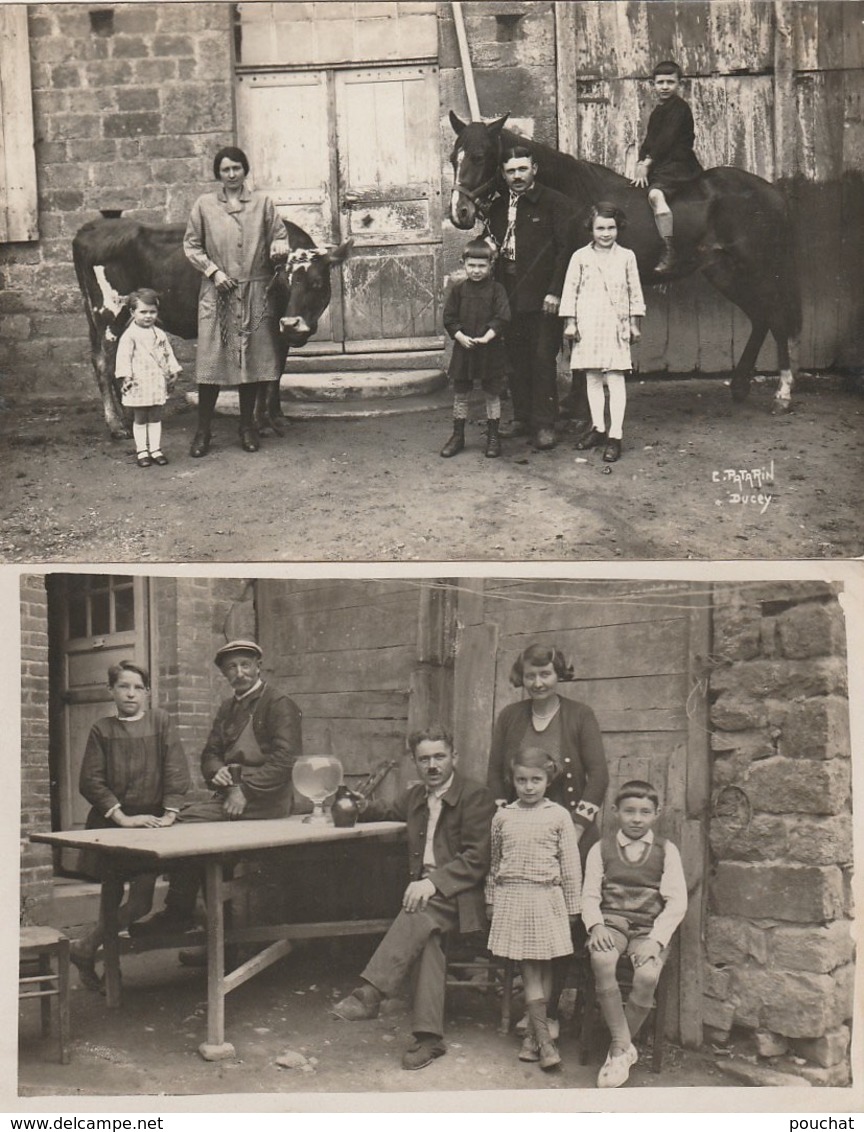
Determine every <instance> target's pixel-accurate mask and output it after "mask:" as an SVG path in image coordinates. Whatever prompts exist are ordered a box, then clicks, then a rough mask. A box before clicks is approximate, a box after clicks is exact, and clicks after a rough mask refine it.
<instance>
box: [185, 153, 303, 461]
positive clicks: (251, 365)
mask: <svg viewBox="0 0 864 1132" xmlns="http://www.w3.org/2000/svg"><path fill="white" fill-rule="evenodd" d="M248 172H249V160H248V158H247V157H246V154H245V153H244V152H243V150H242V149H237V148H236V147H234V146H226V147H225V148H224V149H220V150H219V152H218V153H217V154H216V156H215V158H214V160H213V175H214V177H215V178H216V179H217V180H218V181H219V188H218V189H217V190H216V192H215V193H205V194H204V195H203V196H200V197H199V198H198V199H197V200H196V201H195V203H194V204H193V206H192V211H191V213H190V215H189V222H188V224H187V225H186V233H185V235H184V237H183V250H184V252H185V253H186V258H187V259H188V260H189V262H190V263H191V264H192V266H193V267H195V268H196V270H198V271H200V272H201V290H200V292H199V296H198V360H197V366H196V372H195V381H196V383H197V386H198V429H197V431H196V433H195V439H194V440H193V441H192V446H191V448H190V450H189V454H190V455H191V456H195V457H200V456H206V455H207V453H208V452H209V450H210V432H211V422H212V419H213V411H214V409H215V407H216V401H217V398H218V397H219V390H220V389H222V388H224V387H225V386H230V385H236V386H238V392H239V396H240V443H241V445H242V447H243V449H244V451H246V452H257V451H258V449H259V447H260V438H259V435H258V430H257V428H256V427H255V402H256V399H257V398H258V396H259V391H260V394H263V393H264V392H265V390H264V389H262V388H261V386H262V384H263V383H265V382H273V381H278V380H279V378H280V377H281V375H282V365H283V362H284V360H285V359H284V349H283V347H282V345H281V343H280V340H279V317H278V313H277V312H276V311H275V310H273V309H271V306H270V304H269V303H268V288H269V285H270V282H271V280H272V278H273V268H272V266H271V260H272V259H273V258H274V257H275V256H284V255H286V254H287V253H288V250H289V248H288V230H287V228H286V227H285V223H284V221H283V220H282V218H281V217H280V216H279V214H278V212H277V211H276V207H275V205H274V204H273V201H272V200H271V199H270V197H269V196H268V195H267V194H266V193H263V192H260V191H258V190H257V189H250V188H249V187H248V186H247V184H246V176H247V174H248Z"/></svg>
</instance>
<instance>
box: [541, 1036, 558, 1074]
mask: <svg viewBox="0 0 864 1132" xmlns="http://www.w3.org/2000/svg"><path fill="white" fill-rule="evenodd" d="M538 1060H539V1062H540V1068H541V1069H557V1068H558V1066H559V1065H560V1064H561V1054H560V1053H559V1052H558V1047H557V1046H556V1045H555V1043H554V1042H553V1041H548V1042H541V1043H540V1057H539V1059H538Z"/></svg>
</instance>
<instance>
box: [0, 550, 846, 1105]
mask: <svg viewBox="0 0 864 1132" xmlns="http://www.w3.org/2000/svg"><path fill="white" fill-rule="evenodd" d="M835 573H836V571H835ZM850 590H851V591H855V590H857V591H859V592H858V600H860V586H859V585H857V583H856V581H855V578H854V576H853V574H852V572H851V571H850V572H847V573H846V580H833V581H824V580H820V579H819V578H818V576H817V575H815V574H814V575H813V576H811V577H806V578H801V577H798V578H794V577H790V578H788V579H782V578H778V579H773V580H765V579H758V580H756V579H752V580H748V579H744V578H738V579H735V580H729V581H723V580H717V581H714V582H708V581H703V580H699V579H697V578H691V579H689V580H688V579H685V578H667V579H655V580H648V579H642V580H638V579H619V580H590V579H577V578H572V577H570V578H568V577H566V576H561V577H531V576H528V575H524V576H511V577H506V576H502V577H494V576H483V577H480V576H469V577H464V578H460V577H457V576H452V577H448V576H441V577H410V576H405V577H395V578H384V577H381V578H371V577H370V578H354V579H347V578H341V579H337V578H324V577H320V576H319V577H306V578H292V577H246V578H235V577H224V576H219V577H214V576H206V575H200V576H199V575H195V574H193V573H191V572H190V573H187V574H182V575H181V574H170V573H165V574H160V575H149V576H148V575H146V574H140V573H134V574H132V573H130V574H117V573H106V572H100V573H87V572H76V573H71V572H42V573H32V574H22V575H21V580H20V603H21V658H22V661H21V709H20V710H21V733H22V760H21V815H22V828H21V838H22V858H21V876H20V918H21V929H20V930H21V937H20V940H21V942H20V962H21V967H20V976H21V981H20V993H21V996H22V1001H21V1003H20V1011H19V1063H18V1082H17V1085H18V1093H19V1095H20V1097H21V1098H31V1099H32V1098H46V1097H57V1098H59V1097H63V1096H66V1095H67V1094H74V1095H75V1096H76V1097H78V1098H79V1099H80V1098H90V1097H93V1098H97V1097H100V1098H103V1099H104V1098H110V1097H112V1096H129V1095H131V1096H135V1097H141V1098H146V1097H152V1096H154V1095H159V1096H163V1097H164V1096H168V1097H171V1098H182V1097H188V1096H197V1097H198V1098H199V1100H200V1101H201V1102H202V1103H206V1100H205V1098H206V1097H207V1096H212V1095H218V1094H225V1093H230V1094H244V1096H245V1097H246V1098H247V1099H246V1100H244V1101H243V1102H242V1103H244V1104H245V1103H254V1095H255V1094H279V1095H283V1094H292V1095H294V1094H298V1095H299V1094H309V1093H311V1094H337V1093H339V1094H342V1093H348V1094H369V1093H376V1094H380V1093H384V1092H408V1093H410V1092H421V1091H431V1092H432V1093H434V1094H435V1095H436V1096H439V1097H441V1099H442V1100H443V1097H444V1094H445V1093H448V1092H454V1091H469V1090H470V1091H482V1090H486V1091H488V1094H489V1096H490V1098H493V1091H494V1092H496V1093H497V1094H500V1093H501V1091H502V1090H509V1091H522V1090H541V1091H542V1090H546V1091H547V1092H546V1093H545V1094H543V1093H542V1092H541V1093H538V1100H537V1103H538V1104H539V1105H540V1106H541V1107H542V1105H543V1103H544V1101H543V1100H542V1097H543V1095H546V1096H547V1097H548V1096H549V1095H550V1094H549V1092H548V1090H555V1089H567V1090H577V1091H578V1092H574V1093H573V1094H572V1096H573V1098H574V1099H573V1100H572V1104H573V1105H574V1106H575V1107H576V1108H578V1107H580V1106H581V1105H584V1104H586V1103H588V1098H589V1097H593V1098H595V1102H592V1103H595V1104H596V1103H600V1102H602V1105H603V1106H604V1108H605V1109H608V1108H609V1107H610V1106H611V1107H614V1106H615V1104H616V1103H617V1102H616V1100H615V1098H616V1097H618V1096H620V1095H621V1094H622V1093H623V1092H624V1091H625V1090H626V1089H633V1088H636V1089H640V1090H652V1089H653V1090H656V1089H658V1088H659V1089H666V1088H673V1089H674V1088H681V1089H682V1090H683V1089H687V1090H690V1092H689V1094H688V1095H689V1096H691V1097H692V1096H694V1095H695V1093H694V1090H699V1095H700V1096H703V1097H704V1096H706V1095H713V1094H705V1093H703V1092H702V1091H703V1090H719V1091H720V1093H718V1094H717V1095H718V1097H719V1099H718V1100H717V1107H718V1109H719V1110H723V1109H725V1108H727V1107H728V1104H729V1100H728V1093H729V1090H731V1089H733V1088H735V1087H738V1088H742V1087H743V1088H749V1089H750V1090H751V1092H752V1093H755V1091H756V1090H758V1089H759V1088H769V1089H777V1088H785V1089H794V1088H796V1087H807V1088H809V1089H810V1090H811V1091H812V1099H811V1100H808V1101H805V1102H804V1104H805V1106H806V1107H808V1108H811V1109H812V1106H813V1105H814V1104H816V1105H820V1104H821V1105H822V1106H823V1107H824V1106H826V1105H830V1104H831V1103H832V1102H831V1101H830V1099H829V1097H828V1095H827V1094H828V1092H830V1088H831V1087H833V1088H834V1089H835V1090H836V1089H838V1088H839V1089H840V1090H841V1091H842V1090H849V1088H850V1086H851V1085H852V1084H853V1082H852V1077H851V1072H852V1064H853V1061H852V1053H851V1049H852V1047H851V1045H850V1042H851V1038H852V1031H853V982H854V977H855V951H854V915H855V913H854V908H853V903H852V892H853V884H854V883H856V882H855V876H854V868H853V864H854V862H853V844H852V838H853V830H852V823H853V808H852V786H851V774H852V760H851V757H850V712H849V691H848V682H847V632H848V629H847V621H848V610H849V605H850V597H851V596H852V594H850ZM859 754H860V752H859ZM859 850H860V846H859ZM39 993H41V994H42V995H44V996H45V997H43V998H41V1000H40V1001H39V1002H36V1001H30V1002H28V1001H24V1000H25V999H27V998H32V997H33V995H34V994H39ZM857 1021H858V1024H860V1018H859V1019H858V1020H857ZM826 1087H827V1089H826ZM588 1090H591V1091H592V1092H590V1093H589V1092H587V1091H588ZM593 1090H597V1092H593ZM602 1090H607V1092H605V1093H602V1094H601V1092H600V1091H602ZM612 1090H619V1092H617V1093H613V1092H612ZM723 1090H726V1092H727V1099H726V1101H725V1102H724V1100H723V1098H722V1091H723ZM823 1090H824V1091H823ZM582 1091H586V1092H582ZM682 1095H683V1094H682ZM650 1096H651V1094H650V1092H646V1099H645V1101H644V1107H645V1108H647V1109H650V1108H651V1106H652V1102H651V1100H650ZM425 1103H428V1098H427V1101H426V1102H425ZM498 1103H500V1096H499V1101H498ZM748 1103H749V1104H751V1105H752V1104H756V1103H757V1102H756V1101H755V1100H754V1101H750V1102H748ZM776 1103H777V1105H778V1107H780V1108H782V1107H784V1106H783V1104H782V1099H781V1100H778V1101H777V1102H776ZM834 1103H837V1102H836V1101H835V1102H834ZM839 1103H841V1104H842V1103H844V1102H843V1100H842V1099H841V1101H840V1102H839ZM846 1103H850V1102H848V1101H847V1102H846ZM667 1104H668V1101H667Z"/></svg>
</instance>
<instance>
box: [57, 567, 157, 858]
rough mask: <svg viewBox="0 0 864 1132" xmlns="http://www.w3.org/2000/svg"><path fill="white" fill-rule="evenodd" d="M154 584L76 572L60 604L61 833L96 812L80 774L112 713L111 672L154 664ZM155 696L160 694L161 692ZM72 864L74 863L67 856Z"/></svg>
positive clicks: (67, 582)
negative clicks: (126, 665) (93, 733)
mask: <svg viewBox="0 0 864 1132" xmlns="http://www.w3.org/2000/svg"><path fill="white" fill-rule="evenodd" d="M148 604H149V603H148V595H147V580H146V579H145V578H139V577H129V576H121V575H109V574H98V575H91V574H69V575H66V576H65V578H63V582H62V586H61V587H60V592H59V601H58V607H57V609H56V610H52V618H53V617H54V616H56V618H57V621H58V622H59V628H58V636H59V640H60V642H62V644H61V649H60V652H61V662H60V664H59V665H58V666H57V670H56V672H57V674H56V680H57V683H58V685H59V686H58V687H57V688H56V689H54V694H55V695H56V698H57V700H58V701H59V702H60V703H62V705H63V707H62V718H61V719H60V720H58V725H59V726H58V731H59V744H58V748H59V749H58V751H57V758H56V760H55V764H54V767H53V773H52V779H53V781H54V787H53V788H54V790H56V791H57V797H56V799H55V806H54V809H55V812H56V813H57V814H58V816H59V823H60V825H59V828H60V829H82V828H83V826H84V822H85V820H86V817H87V813H88V811H89V809H90V807H89V805H88V803H87V802H86V801H85V800H84V798H82V797H81V795H80V794H79V792H78V775H79V773H80V770H81V760H82V758H83V755H84V747H85V744H86V742H87V735H88V733H89V731H90V727H91V725H92V724H93V723H94V722H95V721H96V720H97V719H99V718H101V717H102V716H105V715H110V714H111V713H112V711H113V701H112V699H111V695H110V693H109V691H108V668H109V666H110V665H112V664H116V663H117V662H118V661H119V660H135V661H137V662H138V663H139V664H143V665H146V666H147V667H148V668H149V667H150V660H149V653H150V646H149V636H150V635H149V627H148V620H149V618H148ZM154 693H155V689H154ZM64 865H65V867H67V868H74V863H73V862H72V861H71V860H67V859H66V857H65V856H64Z"/></svg>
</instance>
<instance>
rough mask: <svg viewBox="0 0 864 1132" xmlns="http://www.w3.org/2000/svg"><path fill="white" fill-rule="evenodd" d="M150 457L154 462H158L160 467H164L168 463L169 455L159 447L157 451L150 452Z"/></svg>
mask: <svg viewBox="0 0 864 1132" xmlns="http://www.w3.org/2000/svg"><path fill="white" fill-rule="evenodd" d="M150 459H151V460H152V461H153V463H154V464H158V465H159V467H160V468H164V467H165V465H166V464H167V463H168V457H167V456H166V455H165V453H164V452H163V451H162V449H161V448H157V449H156V451H155V452H151V453H150Z"/></svg>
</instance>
